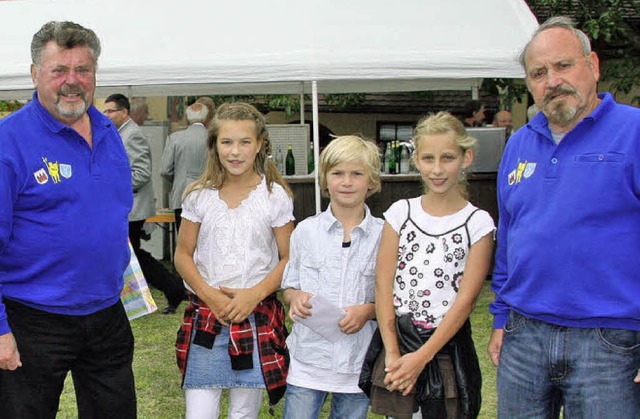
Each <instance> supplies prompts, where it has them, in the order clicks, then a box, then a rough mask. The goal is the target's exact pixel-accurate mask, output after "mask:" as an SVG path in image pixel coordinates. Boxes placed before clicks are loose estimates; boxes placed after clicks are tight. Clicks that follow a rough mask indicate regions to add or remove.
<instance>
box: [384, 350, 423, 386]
mask: <svg viewBox="0 0 640 419" xmlns="http://www.w3.org/2000/svg"><path fill="white" fill-rule="evenodd" d="M429 361H431V360H426V359H424V357H423V356H421V355H420V354H418V353H417V352H411V353H408V354H406V355H403V356H401V357H400V358H398V359H396V360H395V361H391V362H390V363H389V364H387V367H386V368H385V371H387V376H386V377H385V379H384V383H385V384H386V385H387V390H389V391H396V390H397V391H400V392H402V395H403V396H406V395H408V394H409V393H410V392H411V390H413V387H414V386H415V385H416V381H417V380H418V376H419V375H420V373H421V372H422V370H423V369H424V367H425V366H426V365H427V363H428V362H429Z"/></svg>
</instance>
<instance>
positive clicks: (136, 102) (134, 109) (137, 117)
mask: <svg viewBox="0 0 640 419" xmlns="http://www.w3.org/2000/svg"><path fill="white" fill-rule="evenodd" d="M129 116H130V117H131V119H133V122H135V123H136V124H138V126H140V125H143V124H144V121H146V120H147V119H149V105H147V102H145V99H144V98H133V99H132V100H131V112H130V113H129Z"/></svg>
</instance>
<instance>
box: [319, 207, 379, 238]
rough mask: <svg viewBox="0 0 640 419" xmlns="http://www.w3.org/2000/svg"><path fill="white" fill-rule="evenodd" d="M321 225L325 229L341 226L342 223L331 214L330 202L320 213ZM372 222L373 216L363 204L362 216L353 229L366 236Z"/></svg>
mask: <svg viewBox="0 0 640 419" xmlns="http://www.w3.org/2000/svg"><path fill="white" fill-rule="evenodd" d="M320 217H321V221H322V226H323V227H324V229H325V230H326V231H330V230H331V229H332V228H342V224H341V223H340V221H338V219H337V218H336V217H335V216H334V215H333V212H332V211H331V204H329V206H328V207H327V209H326V210H325V211H323V212H322V213H321V214H320ZM372 223H373V216H372V215H371V211H370V210H369V207H368V206H367V205H366V204H365V205H364V218H363V219H362V221H361V222H360V224H358V225H357V226H356V227H355V228H354V229H353V231H356V230H361V231H362V232H363V234H364V235H365V236H368V235H369V233H370V232H371V225H372Z"/></svg>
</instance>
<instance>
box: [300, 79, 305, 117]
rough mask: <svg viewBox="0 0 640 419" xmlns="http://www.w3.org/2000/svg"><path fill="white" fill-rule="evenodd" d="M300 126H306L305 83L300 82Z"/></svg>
mask: <svg viewBox="0 0 640 419" xmlns="http://www.w3.org/2000/svg"><path fill="white" fill-rule="evenodd" d="M300 125H304V82H303V81H301V82H300Z"/></svg>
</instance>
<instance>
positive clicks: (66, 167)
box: [60, 163, 72, 179]
mask: <svg viewBox="0 0 640 419" xmlns="http://www.w3.org/2000/svg"><path fill="white" fill-rule="evenodd" d="M71 174H72V170H71V165H70V164H64V163H60V176H62V177H63V178H65V179H69V178H70V177H71Z"/></svg>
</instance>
